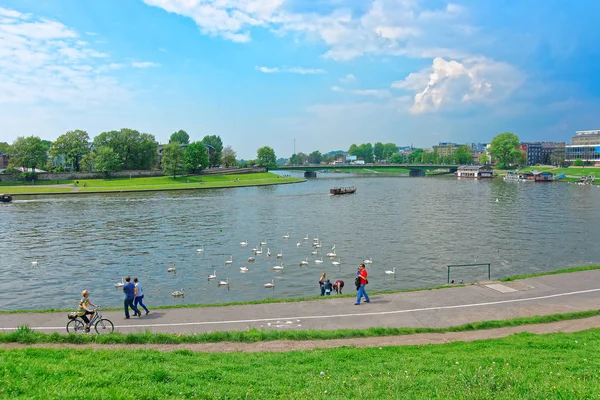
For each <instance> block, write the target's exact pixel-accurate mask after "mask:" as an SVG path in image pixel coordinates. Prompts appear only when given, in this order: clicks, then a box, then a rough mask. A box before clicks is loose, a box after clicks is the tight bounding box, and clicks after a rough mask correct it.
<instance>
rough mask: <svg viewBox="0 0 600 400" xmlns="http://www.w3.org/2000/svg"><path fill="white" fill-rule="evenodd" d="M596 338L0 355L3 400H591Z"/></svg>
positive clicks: (599, 384) (591, 333)
mask: <svg viewBox="0 0 600 400" xmlns="http://www.w3.org/2000/svg"><path fill="white" fill-rule="evenodd" d="M599 351H600V330H598V329H591V330H588V331H584V332H578V333H570V334H550V335H539V336H538V335H533V334H528V333H522V334H518V335H513V336H510V337H507V338H503V339H494V340H486V341H477V342H470V343H461V342H455V343H450V344H444V345H425V346H403V347H383V348H381V347H379V348H377V347H374V348H350V347H342V348H336V349H327V350H311V351H295V352H286V353H257V354H244V353H217V354H211V353H195V352H191V351H187V350H177V351H172V352H159V351H153V350H118V351H110V350H90V349H86V350H83V349H72V348H67V349H40V348H27V349H13V350H0V370H1V371H2V374H0V397H2V398H121V399H139V398H140V393H142V394H143V395H142V397H144V398H148V399H163V398H195V397H199V398H247V399H266V398H269V399H273V398H286V399H300V398H303V399H304V398H313V399H325V398H328V399H349V398H355V399H359V398H360V399H384V398H424V399H428V398H461V399H484V398H485V399H489V398H494V399H510V400H512V399H515V398H531V399H538V398H595V397H597V395H598V393H599V392H600V381H599V379H598V375H597V371H598V369H599V368H600V360H599V359H598V358H597V357H594V355H595V354H598V352H599Z"/></svg>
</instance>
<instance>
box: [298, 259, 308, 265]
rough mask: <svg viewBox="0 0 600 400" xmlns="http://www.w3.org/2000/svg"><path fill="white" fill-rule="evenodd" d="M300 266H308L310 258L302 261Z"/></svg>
mask: <svg viewBox="0 0 600 400" xmlns="http://www.w3.org/2000/svg"><path fill="white" fill-rule="evenodd" d="M300 265H308V258H306V259H304V260H302V261H300Z"/></svg>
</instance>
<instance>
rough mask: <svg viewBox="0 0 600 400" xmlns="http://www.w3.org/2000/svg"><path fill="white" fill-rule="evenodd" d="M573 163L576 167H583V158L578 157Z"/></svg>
mask: <svg viewBox="0 0 600 400" xmlns="http://www.w3.org/2000/svg"><path fill="white" fill-rule="evenodd" d="M573 165H574V166H575V167H583V160H582V159H581V158H578V159H577V160H575V162H573Z"/></svg>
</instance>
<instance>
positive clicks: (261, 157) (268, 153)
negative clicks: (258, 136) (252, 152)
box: [256, 146, 277, 169]
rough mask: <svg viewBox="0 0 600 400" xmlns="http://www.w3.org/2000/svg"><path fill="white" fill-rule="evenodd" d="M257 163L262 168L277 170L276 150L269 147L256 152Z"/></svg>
mask: <svg viewBox="0 0 600 400" xmlns="http://www.w3.org/2000/svg"><path fill="white" fill-rule="evenodd" d="M256 162H257V163H258V165H259V166H261V167H266V168H267V169H268V168H277V157H276V156H275V150H273V148H271V147H269V146H263V147H261V148H259V149H258V150H257V151H256Z"/></svg>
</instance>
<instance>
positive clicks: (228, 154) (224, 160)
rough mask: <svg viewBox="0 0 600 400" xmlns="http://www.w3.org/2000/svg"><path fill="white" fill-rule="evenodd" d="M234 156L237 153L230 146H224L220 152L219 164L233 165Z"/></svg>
mask: <svg viewBox="0 0 600 400" xmlns="http://www.w3.org/2000/svg"><path fill="white" fill-rule="evenodd" d="M236 157H237V154H236V153H235V151H234V150H233V149H232V148H231V146H225V147H224V148H223V152H222V153H221V164H223V165H224V166H226V167H231V166H234V165H235V164H236V162H235V158H236Z"/></svg>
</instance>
